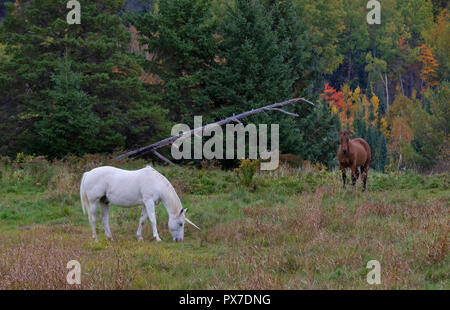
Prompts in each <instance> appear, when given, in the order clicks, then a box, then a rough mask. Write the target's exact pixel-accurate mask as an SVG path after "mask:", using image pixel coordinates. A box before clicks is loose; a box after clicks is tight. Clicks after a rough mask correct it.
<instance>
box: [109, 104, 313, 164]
mask: <svg viewBox="0 0 450 310" xmlns="http://www.w3.org/2000/svg"><path fill="white" fill-rule="evenodd" d="M298 101H303V102H306V103H309V104H311V105H314V103H312V102H311V101H309V100H306V99H304V98H294V99H290V100H287V101H283V102H279V103H274V104H271V105H268V106H264V107H261V108H257V109H253V110H251V111H247V112H244V113H241V114H238V115H233V116H230V117H227V118H225V119H223V120H220V121H218V122H215V123H212V124H207V125H205V126H202V127H198V128H194V129H192V130H191V131H188V132H184V133H180V134H178V135H176V136H172V137H169V138H166V139H164V140H161V141H158V142H156V143H153V144H150V145H147V146H143V147H141V148H138V149H136V150H133V151H130V152H127V153H125V154H122V155H120V156H118V157H117V158H116V160H120V159H123V158H126V157H132V158H136V157H139V156H142V155H145V154H148V153H153V154H155V155H156V156H157V157H158V158H160V159H162V160H164V161H165V162H167V163H169V164H173V163H172V162H171V161H170V160H169V159H167V158H165V157H164V156H162V155H161V154H159V153H158V152H157V151H156V150H157V149H159V148H162V147H164V146H166V145H169V144H172V143H174V142H175V141H176V140H178V139H179V138H182V137H183V138H187V137H190V136H192V135H195V134H196V133H197V132H199V131H202V130H204V129H205V128H208V127H215V126H222V125H225V124H228V123H231V122H236V123H241V122H240V121H239V119H241V118H245V117H249V116H251V115H254V114H258V113H261V112H266V111H278V112H282V113H285V114H287V115H290V116H294V117H298V114H295V113H291V112H288V111H285V110H283V109H281V107H284V106H286V105H289V104H294V103H296V102H298Z"/></svg>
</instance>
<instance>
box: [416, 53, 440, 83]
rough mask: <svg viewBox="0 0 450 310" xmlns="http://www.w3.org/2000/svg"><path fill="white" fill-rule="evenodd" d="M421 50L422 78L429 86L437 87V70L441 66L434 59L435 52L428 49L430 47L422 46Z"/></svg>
mask: <svg viewBox="0 0 450 310" xmlns="http://www.w3.org/2000/svg"><path fill="white" fill-rule="evenodd" d="M419 48H420V55H419V61H420V62H421V63H422V70H421V72H420V76H421V78H422V80H423V81H424V82H425V83H426V84H427V85H428V86H431V87H434V86H437V85H438V84H439V83H438V81H437V78H438V76H437V69H438V67H439V64H438V62H437V60H436V58H435V57H434V55H433V52H432V51H431V50H430V49H429V48H428V46H426V45H425V44H422V45H421V46H420V47H419Z"/></svg>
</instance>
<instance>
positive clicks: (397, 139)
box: [390, 116, 414, 151]
mask: <svg viewBox="0 0 450 310" xmlns="http://www.w3.org/2000/svg"><path fill="white" fill-rule="evenodd" d="M413 138H414V135H413V131H412V129H411V127H409V125H408V123H407V122H406V120H405V119H404V118H403V117H400V116H397V117H395V118H394V119H393V122H392V129H391V137H390V145H391V147H392V149H394V150H397V151H398V150H399V147H400V144H401V143H410V142H411V140H412V139H413Z"/></svg>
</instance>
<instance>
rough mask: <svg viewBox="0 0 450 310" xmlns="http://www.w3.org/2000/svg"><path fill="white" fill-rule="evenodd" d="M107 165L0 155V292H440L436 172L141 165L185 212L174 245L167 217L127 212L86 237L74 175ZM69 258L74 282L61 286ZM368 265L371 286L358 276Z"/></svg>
mask: <svg viewBox="0 0 450 310" xmlns="http://www.w3.org/2000/svg"><path fill="white" fill-rule="evenodd" d="M106 164H113V165H114V166H117V167H121V168H125V169H139V168H142V167H145V165H146V164H147V163H146V162H145V161H143V160H135V161H120V162H114V163H112V162H111V161H110V159H109V158H105V157H100V156H95V155H90V156H85V157H83V158H67V159H65V160H61V161H53V162H51V163H49V162H47V161H46V160H43V159H40V160H39V159H35V160H31V161H30V160H28V159H26V158H22V159H21V158H18V159H17V160H16V161H13V162H12V161H10V160H9V159H6V158H4V159H2V160H1V162H0V289H449V288H450V285H449V281H448V279H449V272H450V264H449V248H448V235H449V227H450V226H449V220H450V216H449V215H450V214H449V201H450V189H449V186H450V175H449V173H448V172H446V173H442V174H431V175H423V174H422V175H421V174H417V173H414V172H395V173H389V174H381V173H376V172H374V171H370V172H369V177H368V183H367V191H366V192H365V193H361V184H360V183H359V182H358V185H357V190H356V191H352V189H351V187H347V189H342V183H341V176H340V173H339V172H338V171H325V170H320V169H319V168H317V167H315V166H312V165H304V166H303V167H302V168H289V167H287V166H282V167H281V168H279V169H278V170H276V171H272V172H257V173H256V174H255V175H254V176H253V178H251V180H250V182H243V179H242V178H239V177H238V176H237V175H236V172H233V171H224V170H220V169H218V168H216V167H207V166H205V167H203V168H201V169H198V168H196V167H189V166H184V167H181V166H176V167H166V166H158V165H155V166H154V167H155V168H156V169H157V170H158V171H160V172H161V173H162V174H164V175H165V176H166V177H167V178H168V179H169V181H170V182H171V183H172V184H173V185H174V187H175V189H176V191H177V193H178V194H179V196H180V198H181V201H182V203H183V206H184V207H186V208H188V210H189V211H188V217H189V218H190V219H191V220H192V221H193V222H194V223H196V224H197V225H199V226H200V228H201V231H198V230H196V229H194V228H193V227H192V226H189V225H188V226H186V228H185V239H184V241H183V242H179V243H175V242H173V241H172V240H171V237H170V232H169V231H168V229H167V213H166V210H165V208H164V207H163V206H162V205H159V206H157V207H156V216H157V221H158V231H159V234H160V236H161V238H162V239H163V241H162V242H159V243H158V242H156V241H155V240H154V239H153V238H152V234H151V226H150V224H149V223H147V224H146V225H145V226H144V241H143V242H138V241H137V239H136V229H137V227H138V219H139V216H140V212H141V208H131V209H122V208H118V207H114V206H113V208H112V209H111V213H110V225H111V230H112V233H113V235H114V238H115V240H114V241H113V242H110V241H107V240H106V238H105V235H104V233H103V227H102V226H101V224H100V223H98V222H97V229H98V234H99V242H97V243H96V242H94V241H92V240H91V233H90V228H89V225H88V218H87V215H83V214H82V210H81V205H80V201H79V182H80V179H81V175H82V172H84V171H88V170H90V169H92V168H94V167H97V166H100V165H106ZM70 260H78V261H79V262H80V263H81V268H82V275H81V285H69V284H67V283H66V275H67V273H68V269H66V264H67V262H68V261H70ZM370 260H378V261H379V262H380V264H381V284H379V285H369V284H368V283H367V281H366V275H367V273H368V271H369V270H368V269H367V268H366V264H367V262H368V261H370Z"/></svg>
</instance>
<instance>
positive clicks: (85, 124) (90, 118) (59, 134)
mask: <svg viewBox="0 0 450 310" xmlns="http://www.w3.org/2000/svg"><path fill="white" fill-rule="evenodd" d="M82 77H83V76H82V74H81V73H75V72H73V71H72V70H71V64H70V61H69V60H68V59H67V57H66V58H64V59H63V60H62V61H61V62H60V63H59V64H58V67H57V69H56V73H55V75H54V76H52V78H51V80H52V82H53V83H54V85H55V86H54V88H53V89H51V90H49V91H48V102H47V103H46V105H45V107H43V108H42V110H43V113H44V115H43V117H42V118H41V120H39V121H37V122H36V123H35V124H34V128H33V129H32V130H33V131H35V135H33V136H37V137H39V139H38V140H32V141H30V142H29V145H30V147H29V151H30V153H33V152H37V153H39V154H47V155H49V156H50V157H51V158H54V157H62V156H64V155H67V154H71V155H82V154H84V153H89V152H96V151H99V149H98V148H97V143H96V136H97V134H98V131H99V130H98V126H99V123H100V120H99V119H98V117H97V116H96V115H95V114H94V113H93V111H92V102H93V101H94V100H92V99H93V98H91V97H90V96H89V95H87V94H86V93H85V92H84V91H82V90H81V80H82Z"/></svg>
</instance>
